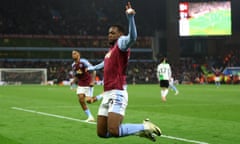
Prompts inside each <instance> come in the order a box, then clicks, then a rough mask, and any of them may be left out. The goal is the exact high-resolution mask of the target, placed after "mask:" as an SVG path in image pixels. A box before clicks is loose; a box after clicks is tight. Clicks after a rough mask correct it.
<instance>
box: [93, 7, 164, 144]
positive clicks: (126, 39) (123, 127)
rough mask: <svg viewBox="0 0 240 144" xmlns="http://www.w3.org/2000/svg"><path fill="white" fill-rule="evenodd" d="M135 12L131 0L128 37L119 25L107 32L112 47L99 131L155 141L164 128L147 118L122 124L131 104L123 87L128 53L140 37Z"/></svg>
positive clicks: (106, 63) (106, 135)
mask: <svg viewBox="0 0 240 144" xmlns="http://www.w3.org/2000/svg"><path fill="white" fill-rule="evenodd" d="M135 13H136V12H135V10H134V9H132V7H131V4H130V3H128V4H127V5H126V15H127V19H128V22H129V33H128V35H127V36H124V28H123V27H122V26H120V25H112V26H110V28H109V31H108V41H109V44H110V49H109V51H108V53H107V54H106V55H105V58H104V62H103V63H102V66H103V68H104V82H103V83H104V84H103V86H104V92H103V93H102V96H103V100H102V102H101V104H100V106H99V110H98V119H97V134H98V136H99V137H101V138H111V137H117V138H120V137H125V136H130V135H138V136H141V137H145V138H148V139H150V140H152V141H155V140H156V139H155V136H156V135H158V136H160V135H161V131H160V129H159V128H158V127H157V126H156V125H154V124H152V123H151V122H149V121H148V120H145V121H144V122H143V124H122V122H123V119H124V115H125V111H126V108H127V105H128V93H127V91H126V90H124V84H125V81H126V70H127V65H128V59H129V52H130V47H131V46H132V45H133V44H134V42H135V41H136V38H137V31H136V26H135V20H134V15H135Z"/></svg>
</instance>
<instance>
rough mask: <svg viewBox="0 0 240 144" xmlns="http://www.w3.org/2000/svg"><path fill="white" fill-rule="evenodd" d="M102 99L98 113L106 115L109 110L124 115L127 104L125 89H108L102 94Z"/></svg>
mask: <svg viewBox="0 0 240 144" xmlns="http://www.w3.org/2000/svg"><path fill="white" fill-rule="evenodd" d="M102 96H103V100H102V103H101V104H100V106H99V109H98V115H101V116H108V113H109V112H114V113H117V114H120V115H123V116H124V115H125V111H126V108H127V105H128V93H127V91H126V90H110V91H106V92H104V93H103V94H102Z"/></svg>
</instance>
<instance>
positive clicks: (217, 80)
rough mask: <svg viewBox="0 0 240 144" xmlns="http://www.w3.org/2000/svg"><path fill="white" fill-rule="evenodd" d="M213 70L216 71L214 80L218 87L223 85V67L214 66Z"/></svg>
mask: <svg viewBox="0 0 240 144" xmlns="http://www.w3.org/2000/svg"><path fill="white" fill-rule="evenodd" d="M212 70H213V72H214V75H215V77H214V82H215V85H216V86H217V88H218V87H219V86H220V85H221V74H222V67H221V68H214V67H212Z"/></svg>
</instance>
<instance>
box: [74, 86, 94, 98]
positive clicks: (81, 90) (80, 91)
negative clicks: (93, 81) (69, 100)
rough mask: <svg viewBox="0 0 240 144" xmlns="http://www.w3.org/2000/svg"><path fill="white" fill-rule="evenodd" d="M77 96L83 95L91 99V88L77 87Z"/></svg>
mask: <svg viewBox="0 0 240 144" xmlns="http://www.w3.org/2000/svg"><path fill="white" fill-rule="evenodd" d="M78 94H85V96H89V97H92V96H93V87H88V86H86V87H82V86H78V87H77V95H78Z"/></svg>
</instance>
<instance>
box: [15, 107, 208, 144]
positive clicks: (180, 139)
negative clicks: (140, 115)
mask: <svg viewBox="0 0 240 144" xmlns="http://www.w3.org/2000/svg"><path fill="white" fill-rule="evenodd" d="M11 108H12V109H14V110H19V111H24V112H29V113H35V114H39V115H45V116H50V117H56V118H61V119H67V120H71V121H77V122H82V123H89V124H96V123H95V122H86V121H85V120H80V119H76V118H71V117H66V116H61V115H56V114H50V113H45V112H40V111H35V110H30V109H24V108H19V107H11ZM161 137H164V138H168V139H173V140H178V141H184V142H189V143H195V144H209V143H207V142H201V141H196V140H189V139H185V138H179V137H174V136H168V135H161Z"/></svg>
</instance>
